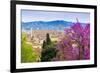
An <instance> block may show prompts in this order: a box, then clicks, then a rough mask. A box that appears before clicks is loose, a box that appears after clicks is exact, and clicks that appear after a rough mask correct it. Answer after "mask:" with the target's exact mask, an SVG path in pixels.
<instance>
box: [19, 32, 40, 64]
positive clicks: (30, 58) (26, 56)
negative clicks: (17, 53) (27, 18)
mask: <svg viewBox="0 0 100 73" xmlns="http://www.w3.org/2000/svg"><path fill="white" fill-rule="evenodd" d="M26 41H27V40H26V34H25V33H23V34H22V38H21V62H22V63H27V62H36V61H37V58H38V55H37V54H36V53H35V51H33V48H32V45H31V44H27V43H26Z"/></svg>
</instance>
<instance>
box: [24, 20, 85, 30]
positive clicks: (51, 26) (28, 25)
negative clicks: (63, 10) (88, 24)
mask: <svg viewBox="0 0 100 73" xmlns="http://www.w3.org/2000/svg"><path fill="white" fill-rule="evenodd" d="M73 24H74V23H73V22H68V21H64V20H54V21H32V22H22V30H30V29H33V30H64V29H65V28H69V27H70V26H72V25H73ZM83 24H84V23H82V25H83Z"/></svg>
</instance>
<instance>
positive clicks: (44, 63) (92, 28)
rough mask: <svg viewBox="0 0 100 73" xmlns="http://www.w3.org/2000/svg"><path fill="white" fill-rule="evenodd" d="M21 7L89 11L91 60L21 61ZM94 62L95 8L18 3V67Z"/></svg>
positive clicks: (87, 63)
mask: <svg viewBox="0 0 100 73" xmlns="http://www.w3.org/2000/svg"><path fill="white" fill-rule="evenodd" d="M21 9H28V10H47V11H70V12H89V13H90V25H91V26H90V44H91V45H90V60H80V61H79V60H78V61H59V62H39V63H36V62H34V63H21V18H20V17H21V16H20V15H21V14H20V13H21ZM89 64H94V9H85V8H71V7H53V6H40V5H38V6H36V5H18V4H17V5H16V69H25V68H40V67H55V66H56V67H57V66H73V65H89Z"/></svg>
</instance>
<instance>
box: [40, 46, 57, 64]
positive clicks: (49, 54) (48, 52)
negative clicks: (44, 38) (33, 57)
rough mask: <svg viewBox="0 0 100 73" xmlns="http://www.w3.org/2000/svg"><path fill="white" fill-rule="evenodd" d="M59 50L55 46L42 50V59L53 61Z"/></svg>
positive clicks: (43, 60)
mask: <svg viewBox="0 0 100 73" xmlns="http://www.w3.org/2000/svg"><path fill="white" fill-rule="evenodd" d="M56 54H57V50H56V49H55V48H48V49H44V50H43V52H42V57H41V61H42V62H45V61H51V60H52V59H53V58H54V57H56Z"/></svg>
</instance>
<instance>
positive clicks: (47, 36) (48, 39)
mask: <svg viewBox="0 0 100 73" xmlns="http://www.w3.org/2000/svg"><path fill="white" fill-rule="evenodd" d="M46 44H47V45H49V44H51V39H50V36H49V33H47V34H46Z"/></svg>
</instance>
